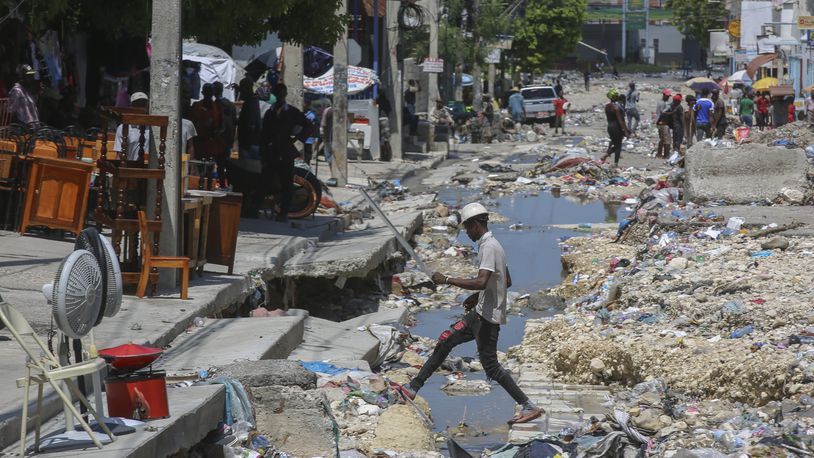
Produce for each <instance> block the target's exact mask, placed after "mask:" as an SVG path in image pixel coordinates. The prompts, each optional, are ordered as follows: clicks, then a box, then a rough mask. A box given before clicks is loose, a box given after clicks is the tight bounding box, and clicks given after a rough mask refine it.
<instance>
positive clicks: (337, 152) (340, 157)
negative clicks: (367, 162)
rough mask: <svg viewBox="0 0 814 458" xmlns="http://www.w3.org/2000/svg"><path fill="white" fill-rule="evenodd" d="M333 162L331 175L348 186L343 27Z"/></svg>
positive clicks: (341, 10)
mask: <svg viewBox="0 0 814 458" xmlns="http://www.w3.org/2000/svg"><path fill="white" fill-rule="evenodd" d="M347 10H348V7H347V0H343V1H342V5H341V6H340V7H339V14H344V13H345V12H347ZM331 113H332V114H333V139H332V142H331V146H332V148H333V160H332V161H331V175H333V176H334V178H336V185H337V186H345V185H347V184H348V28H347V27H343V31H342V36H341V37H339V41H337V42H336V44H334V93H333V108H331Z"/></svg>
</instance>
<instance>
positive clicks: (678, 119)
mask: <svg viewBox="0 0 814 458" xmlns="http://www.w3.org/2000/svg"><path fill="white" fill-rule="evenodd" d="M664 114H665V115H669V117H670V130H671V131H672V135H673V137H672V139H673V154H681V145H682V144H683V143H684V107H682V106H681V94H676V95H674V96H673V99H672V103H671V104H670V106H669V107H667V111H665V112H664Z"/></svg>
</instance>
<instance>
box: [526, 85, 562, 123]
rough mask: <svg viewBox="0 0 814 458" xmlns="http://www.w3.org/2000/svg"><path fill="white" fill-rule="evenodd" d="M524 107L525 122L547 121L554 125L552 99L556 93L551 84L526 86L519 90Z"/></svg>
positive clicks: (555, 97) (554, 98)
mask: <svg viewBox="0 0 814 458" xmlns="http://www.w3.org/2000/svg"><path fill="white" fill-rule="evenodd" d="M520 95H522V96H523V106H524V107H525V108H526V122H527V123H541V122H547V123H548V125H549V126H552V127H553V126H554V118H555V116H554V100H556V99H557V93H556V92H555V91H554V87H553V86H527V87H524V88H523V89H521V90H520Z"/></svg>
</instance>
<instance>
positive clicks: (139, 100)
mask: <svg viewBox="0 0 814 458" xmlns="http://www.w3.org/2000/svg"><path fill="white" fill-rule="evenodd" d="M149 103H150V99H149V98H148V97H147V94H145V93H143V92H134V93H133V94H132V95H131V96H130V106H131V107H134V108H144V109H145V112H146V110H147V106H148V105H149ZM123 131H124V129H123V128H122V125H121V124H120V125H119V127H117V128H116V141H115V142H114V143H113V151H115V152H117V153H119V154H122V153H124V156H125V157H124V159H125V160H127V161H137V160H138V156H139V149H141V153H142V155H143V157H144V158H147V157H149V156H150V151H151V147H150V128H149V127H148V128H145V129H144V143H143V144H139V143H140V142H139V141H140V140H141V126H129V127H128V128H127V151H126V152H123V151H122V140H124V133H123Z"/></svg>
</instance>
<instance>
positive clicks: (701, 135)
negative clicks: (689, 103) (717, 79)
mask: <svg viewBox="0 0 814 458" xmlns="http://www.w3.org/2000/svg"><path fill="white" fill-rule="evenodd" d="M714 107H715V104H714V103H712V100H710V99H709V89H704V90H702V91H701V98H700V99H698V100H697V101H696V102H695V105H694V106H693V110H694V111H695V138H696V139H697V140H698V141H699V142H700V141H701V140H703V139H705V138H711V137H712V133H711V132H710V122H711V118H712V111H713V108H714Z"/></svg>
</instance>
